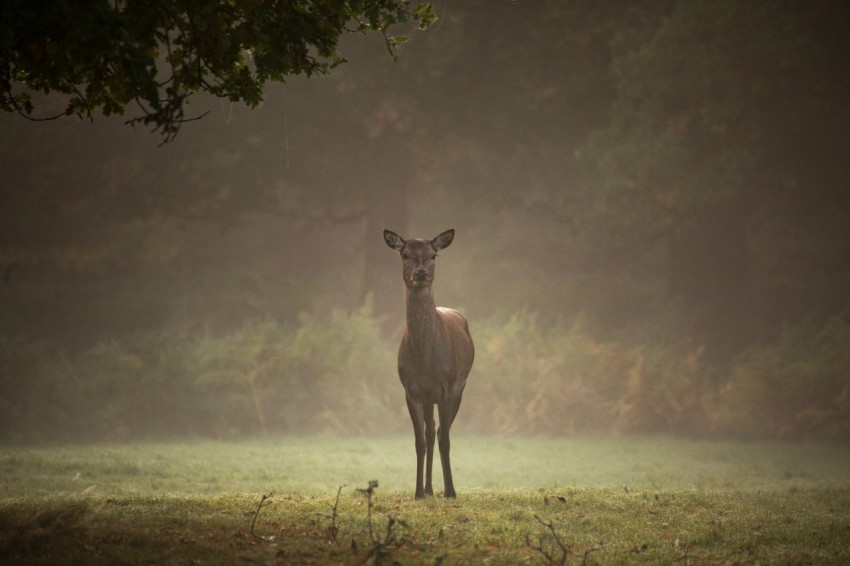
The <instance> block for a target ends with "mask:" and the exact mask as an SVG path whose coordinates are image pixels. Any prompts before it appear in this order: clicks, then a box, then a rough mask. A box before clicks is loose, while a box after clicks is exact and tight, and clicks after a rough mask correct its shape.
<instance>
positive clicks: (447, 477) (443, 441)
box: [437, 394, 461, 499]
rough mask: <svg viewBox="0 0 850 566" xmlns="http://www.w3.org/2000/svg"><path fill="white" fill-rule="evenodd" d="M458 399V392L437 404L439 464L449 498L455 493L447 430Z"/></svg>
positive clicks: (450, 424)
mask: <svg viewBox="0 0 850 566" xmlns="http://www.w3.org/2000/svg"><path fill="white" fill-rule="evenodd" d="M460 400H461V395H460V394H459V395H457V396H456V397H453V398H449V399H447V400H446V401H444V402H442V403H440V405H439V409H440V430H439V431H437V434H438V436H439V437H440V439H439V442H440V464H442V467H443V484H444V485H445V496H446V497H448V498H451V499H453V498H455V497H457V494H456V493H455V486H454V481H453V479H452V464H451V459H450V457H449V452H450V451H451V440H450V439H449V432H450V431H451V428H452V423H453V422H454V420H455V417H456V416H457V412H458V409H460Z"/></svg>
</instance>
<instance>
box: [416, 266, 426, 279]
mask: <svg viewBox="0 0 850 566" xmlns="http://www.w3.org/2000/svg"><path fill="white" fill-rule="evenodd" d="M413 280H414V281H427V280H428V270H427V269H422V268H419V269H415V270H414V271H413Z"/></svg>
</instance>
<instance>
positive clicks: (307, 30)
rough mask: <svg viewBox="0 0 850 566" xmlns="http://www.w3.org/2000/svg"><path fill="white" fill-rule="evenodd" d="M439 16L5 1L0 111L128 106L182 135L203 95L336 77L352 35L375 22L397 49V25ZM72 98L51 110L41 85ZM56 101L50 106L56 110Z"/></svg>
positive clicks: (380, 3) (253, 95)
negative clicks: (195, 99) (342, 46)
mask: <svg viewBox="0 0 850 566" xmlns="http://www.w3.org/2000/svg"><path fill="white" fill-rule="evenodd" d="M434 19H435V16H434V13H433V11H432V10H431V7H430V5H429V4H427V3H421V4H419V5H416V6H412V5H411V4H410V2H409V0H353V1H347V0H346V1H343V0H332V1H311V0H283V1H271V0H228V1H225V2H210V1H204V0H156V1H152V2H142V1H135V0H125V1H117V2H107V1H105V0H86V1H84V2H68V1H66V0H51V1H49V2H37V3H33V2H27V1H26V0H10V1H9V2H4V3H3V8H2V18H0V21H2V27H0V91H2V94H1V96H2V98H0V108H2V109H3V110H4V111H7V112H17V113H19V114H22V115H24V116H26V117H30V118H47V119H50V118H58V117H60V116H63V115H76V116H79V117H81V118H83V117H85V118H92V117H93V116H94V115H96V114H98V113H102V114H104V115H106V116H109V115H113V114H124V112H125V109H126V108H127V107H128V106H131V105H133V104H135V105H137V106H138V108H139V109H140V110H141V115H140V116H138V117H134V118H131V119H130V120H129V121H130V122H131V123H137V122H141V123H143V124H145V125H150V126H152V127H153V129H154V130H159V131H160V132H161V133H162V135H163V136H164V138H165V140H166V141H168V140H170V139H172V138H173V137H174V136H175V135H176V134H177V132H178V130H179V128H180V125H181V124H182V123H183V122H185V121H186V120H188V119H192V117H190V116H189V115H188V114H187V108H186V106H187V104H188V102H189V98H190V97H191V96H192V95H194V94H196V93H198V92H206V93H209V94H211V95H214V96H217V97H221V98H225V99H228V100H230V101H234V102H237V101H238V102H244V103H245V104H247V105H248V106H251V107H255V106H257V105H258V104H259V103H260V102H261V101H262V100H263V89H264V87H265V85H266V83H267V82H269V81H273V82H281V81H284V80H285V79H286V78H287V77H290V76H294V75H307V76H311V75H315V74H325V73H328V72H329V71H330V70H331V69H333V68H334V67H336V66H337V65H339V64H340V63H342V62H343V61H344V58H343V56H342V54H341V53H340V52H339V50H338V43H339V39H340V36H341V35H343V34H344V33H346V32H357V33H366V32H368V31H376V32H379V33H381V34H383V35H384V38H385V40H386V42H387V47H388V49H389V50H390V52H391V53H392V54H393V55H394V54H395V52H396V50H397V49H398V46H399V45H400V44H401V43H403V42H404V41H405V40H406V39H407V38H406V36H392V35H389V34H388V29H389V28H390V27H391V26H393V25H395V24H399V23H403V22H408V21H415V22H416V23H417V24H418V25H419V27H420V28H422V29H424V28H427V27H428V26H429V25H430V24H431V23H432V22H433V21H434ZM51 92H57V93H61V94H63V95H65V97H66V100H65V107H64V108H61V109H59V110H58V112H55V113H53V114H52V115H50V114H48V115H46V116H45V114H44V111H45V109H44V108H40V107H38V106H37V104H36V102H35V99H34V97H33V94H34V93H51ZM49 111H50V110H49V109H48V112H49Z"/></svg>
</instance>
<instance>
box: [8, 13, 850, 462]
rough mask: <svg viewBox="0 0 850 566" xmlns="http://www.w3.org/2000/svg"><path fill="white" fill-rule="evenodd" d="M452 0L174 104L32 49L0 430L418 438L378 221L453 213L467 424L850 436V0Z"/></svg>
mask: <svg viewBox="0 0 850 566" xmlns="http://www.w3.org/2000/svg"><path fill="white" fill-rule="evenodd" d="M17 4H21V3H19V2H18V3H15V2H12V3H10V6H11V5H17ZM24 4H26V3H23V4H21V5H24ZM103 4H104V5H106V4H107V3H103ZM119 4H120V3H119ZM127 4H128V5H131V4H132V3H127ZM6 9H15V8H13V7H12V8H4V10H6ZM433 10H434V13H435V15H436V19H435V20H434V21H426V22H421V21H420V22H419V23H417V22H416V21H413V20H410V19H408V20H407V21H403V19H402V18H400V19H399V21H398V24H397V25H396V27H395V28H394V30H395V31H394V33H396V34H397V35H393V36H390V35H387V34H384V36H383V37H382V36H381V34H377V33H357V32H358V31H363V30H356V29H355V30H353V31H354V32H355V33H342V37H341V38H340V42H339V45H338V46H336V48H334V47H333V46H331V47H330V48H329V49H330V50H329V51H327V52H326V53H325V52H323V53H321V55H322V56H323V57H324V58H325V60H326V61H328V63H327V64H326V65H325V67H321V68H320V67H298V66H293V67H291V68H286V69H270V70H269V69H266V71H267V76H268V79H269V80H268V82H267V83H265V84H264V88H263V90H262V92H253V93H252V97H247V96H245V97H242V98H239V97H238V96H228V94H227V91H226V90H222V89H219V90H216V88H208V89H206V91H204V90H203V89H198V92H196V93H194V94H193V95H192V96H191V98H186V99H185V100H182V102H184V103H185V104H184V105H183V106H182V107H181V108H180V113H178V114H177V115H176V118H178V119H182V120H184V121H183V122H179V123H178V124H177V125H176V127H172V128H169V127H167V126H166V127H162V124H161V123H160V122H158V121H157V120H159V119H162V116H161V115H158V116H151V115H150V114H147V115H146V114H140V113H139V111H138V110H137V109H136V106H134V105H130V104H128V105H127V106H126V108H123V107H121V106H120V105H119V106H116V103H115V102H114V101H112V104H111V105H110V103H109V101H107V103H106V104H105V105H104V106H102V107H100V108H94V110H92V109H91V108H87V109H86V108H83V109H82V110H81V108H80V107H74V106H73V103H72V104H71V106H69V102H68V100H69V95H71V94H73V93H72V92H70V91H67V90H66V91H62V90H61V89H56V88H52V89H51V88H49V83H36V84H35V86H34V87H32V88H31V91H32V99H31V101H28V104H29V105H30V106H31V107H27V108H24V107H23V106H18V107H15V100H14V99H10V98H9V96H11V95H10V94H9V93H13V94H14V93H17V92H19V91H18V90H16V88H17V87H16V86H15V84H14V81H15V80H16V79H15V77H14V76H12V77H11V80H12V82H11V83H10V82H9V81H10V76H9V75H8V66H7V67H6V71H7V75H6V76H5V77H4V78H3V85H4V88H5V89H6V93H4V97H6V98H5V99H4V110H7V111H6V112H3V113H2V115H0V162H2V172H3V173H2V192H0V274H2V276H3V281H2V283H0V441H2V442H3V443H6V444H42V443H61V442H77V443H92V442H99V441H109V442H123V441H130V440H157V439H167V438H182V439H196V438H207V439H224V440H229V439H240V438H247V437H254V438H256V437H260V436H266V435H287V434H322V435H349V436H351V435H353V436H361V437H362V436H368V435H383V434H398V435H406V434H409V429H410V421H409V418H408V416H407V412H406V407H405V403H404V390H403V389H402V387H401V386H400V384H399V380H398V375H397V373H396V353H397V349H398V340H399V337H400V335H401V331H402V327H403V324H404V316H405V311H404V285H403V282H402V278H401V264H400V261H399V258H398V254H396V253H394V252H393V251H392V250H388V249H387V247H386V245H385V243H384V241H383V239H382V230H383V229H385V228H388V229H391V230H393V231H395V232H398V233H399V234H402V235H404V236H405V237H417V238H433V237H435V236H436V235H437V234H440V233H441V232H443V231H444V230H447V229H449V228H454V229H455V230H456V236H455V240H454V243H453V244H452V247H451V248H449V249H447V250H444V251H442V252H441V253H440V257H439V259H438V260H437V270H436V276H435V281H434V294H435V296H436V300H437V304H438V305H446V306H451V307H452V308H455V309H457V310H459V311H460V312H462V313H463V314H464V316H465V317H466V318H467V319H468V320H469V324H470V329H471V333H472V336H473V337H474V340H475V346H476V358H475V364H474V366H473V369H472V373H471V374H470V376H469V381H468V385H467V389H466V393H465V396H464V405H463V406H462V407H461V409H460V413H459V415H458V419H457V421H456V425H455V431H457V432H458V433H459V434H463V433H468V434H499V435H502V434H503V435H543V436H570V437H583V436H594V437H599V436H610V435H615V436H617V435H638V434H664V435H667V434H669V435H681V436H684V437H688V438H702V439H704V438H712V439H728V438H737V439H751V440H782V441H786V440H802V439H816V440H820V441H844V442H846V441H847V440H850V310H848V309H850V106H848V104H847V101H848V100H850V35H848V33H847V30H848V29H850V11H848V10H847V9H846V5H845V3H844V2H840V1H831V0H814V1H806V2H801V1H796V0H777V1H771V2H736V1H714V0H711V1H702V0H694V1H675V0H656V1H640V2H634V1H620V0H610V1H605V2H596V1H584V0H575V1H570V2H561V1H555V0H545V1H538V2H530V1H522V0H519V1H508V0H504V1H495V0H493V1H491V0H487V1H485V0H464V1H457V0H446V1H442V0H440V1H438V2H434V3H433ZM419 15H420V16H421V15H422V14H419ZM426 16H427V15H426ZM79 17H80V21H78V22H77V23H79V26H80V27H79V28H78V31H77V36H75V37H77V38H78V39H79V40H80V42H82V43H83V44H84V43H85V41H84V40H85V39H86V38H87V35H86V34H91V35H93V36H94V35H96V34H97V33H99V32H100V31H102V30H100V29H99V28H98V27H97V22H95V23H92V22H88V24H87V25H83V24H84V22H82V16H79ZM5 18H6V15H4V19H5ZM421 19H428V18H427V17H423V18H421ZM71 21H72V22H74V21H75V20H73V19H72V20H71ZM45 25H46V24H45ZM420 27H422V28H425V27H427V28H428V29H423V30H420V29H419V28H420ZM80 38H82V39H80ZM0 41H3V42H6V43H3V49H4V50H6V52H7V54H6V55H5V57H6V60H7V62H8V48H9V44H8V35H4V36H3V38H0ZM91 44H96V42H93V43H91ZM175 49H176V47H175ZM318 49H320V50H321V49H323V48H322V47H319V48H318ZM335 49H338V51H335ZM32 53H35V52H34V51H32V50H31V53H30V54H31V55H32ZM257 53H259V51H257ZM54 55H55V53H52V52H50V50H49V49H45V50H44V51H43V52H38V53H36V54H35V55H32V57H33V60H36V61H41V60H45V59H47V58H50V57H52V56H54ZM257 57H259V55H257ZM256 66H257V69H259V68H260V67H261V66H262V65H261V60H260V59H259V58H258V59H257V62H256ZM51 69H52V70H55V69H53V68H51ZM263 69H265V67H263ZM258 72H259V71H258ZM10 85H11V86H10ZM213 86H215V85H213ZM219 86H220V85H219ZM225 86H226V85H225ZM222 88H223V87H222ZM10 89H11V90H10ZM48 90H49V91H50V92H49V93H46V94H45V91H48ZM113 90H115V89H113ZM17 100H18V101H22V100H23V99H17ZM78 102H79V101H78ZM66 108H67V110H66ZM159 110H161V111H164V108H161V109H159ZM173 110H174V108H171V111H172V112H173ZM30 111H31V112H30ZM39 113H40V114H39ZM21 114H26V115H27V116H28V117H29V118H30V119H27V117H24V116H21ZM57 114H59V115H61V114H69V115H68V116H63V117H61V118H58V119H55V120H46V121H34V120H32V118H38V117H39V116H43V117H51V116H54V115H57ZM75 115H76V116H79V117H81V118H82V119H78V118H77V117H75ZM170 117H171V118H174V117H175V116H173V115H172V116H170ZM192 118H199V119H197V120H192ZM127 122H132V123H129V124H128V123H127ZM172 125H173V124H172ZM411 465H412V464H411Z"/></svg>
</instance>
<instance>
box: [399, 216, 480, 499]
mask: <svg viewBox="0 0 850 566" xmlns="http://www.w3.org/2000/svg"><path fill="white" fill-rule="evenodd" d="M454 235H455V231H454V229H451V230H446V231H445V232H443V233H441V234H440V235H439V236H437V237H436V238H434V239H433V240H422V239H411V240H405V239H404V238H402V237H401V236H399V235H398V234H396V233H395V232H393V231H391V230H384V241H385V242H386V244H387V245H388V246H389V247H390V248H392V249H394V250H396V251H397V252H398V253H399V255H401V261H402V277H403V279H404V285H405V291H406V307H407V324H406V327H405V329H404V333H403V334H402V338H401V344H400V345H399V349H398V376H399V378H400V379H401V384H402V386H403V387H404V393H405V400H406V401H407V410H408V412H409V413H410V420H411V421H412V422H413V435H414V439H415V446H416V494H415V498H416V499H422V498H424V497H426V496H433V495H434V489H433V486H432V483H431V470H432V467H433V463H434V440H435V437H439V449H440V464H441V465H442V468H443V484H444V488H445V489H444V492H443V494H444V496H445V497H447V498H455V497H457V494H456V492H455V488H454V482H453V481H452V466H451V461H450V459H449V450H450V446H451V442H450V440H449V431H450V430H451V428H452V423H453V422H454V420H455V417H456V416H457V412H458V409H459V408H460V401H461V398H462V397H463V390H464V387H466V378H467V376H468V375H469V371H470V370H471V369H472V361H473V359H474V358H475V346H474V345H473V343H472V336H471V335H470V334H469V325H468V324H467V322H466V319H465V318H464V317H463V315H461V314H460V313H459V312H457V311H456V310H454V309H449V308H445V307H437V306H435V303H434V294H433V291H432V285H433V283H434V262H435V260H436V258H437V252H438V251H440V250H443V249H445V248H447V247H449V245H450V244H451V243H452V241H453V240H454ZM435 406H436V407H437V410H438V415H439V418H440V426H439V429H438V430H437V431H436V432H435V430H434V425H435V423H434V407H435ZM423 471H424V475H423Z"/></svg>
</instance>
